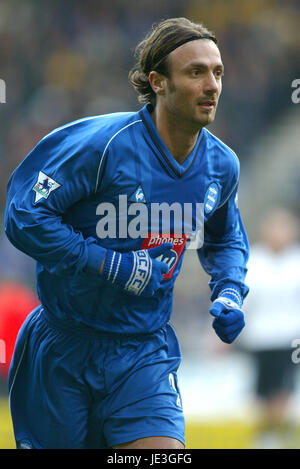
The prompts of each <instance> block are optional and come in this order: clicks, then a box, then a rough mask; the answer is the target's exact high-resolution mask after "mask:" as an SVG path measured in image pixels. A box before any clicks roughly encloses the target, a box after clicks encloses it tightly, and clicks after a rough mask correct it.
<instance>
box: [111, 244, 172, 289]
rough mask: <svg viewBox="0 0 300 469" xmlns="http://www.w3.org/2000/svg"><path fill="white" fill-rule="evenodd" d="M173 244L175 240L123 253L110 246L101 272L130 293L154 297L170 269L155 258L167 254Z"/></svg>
mask: <svg viewBox="0 0 300 469" xmlns="http://www.w3.org/2000/svg"><path fill="white" fill-rule="evenodd" d="M172 247H173V244H172V243H164V244H162V245H160V246H157V247H155V248H150V249H144V250H141V251H130V252H126V253H122V254H121V253H120V252H117V251H112V250H110V249H108V250H107V251H106V254H105V261H104V265H103V270H102V275H103V276H104V278H105V279H106V280H107V281H109V282H110V283H111V284H113V285H115V286H116V287H118V288H120V289H122V290H124V291H126V292H127V293H130V294H132V295H136V296H142V297H151V296H153V295H154V293H155V292H156V291H157V290H158V289H159V288H160V286H161V282H162V280H163V276H164V274H166V273H167V272H168V271H169V266H168V264H166V262H161V261H159V260H156V259H155V258H156V257H158V256H161V255H163V254H166V253H167V252H168V251H170V249H171V248H172Z"/></svg>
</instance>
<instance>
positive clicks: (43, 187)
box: [33, 171, 61, 202]
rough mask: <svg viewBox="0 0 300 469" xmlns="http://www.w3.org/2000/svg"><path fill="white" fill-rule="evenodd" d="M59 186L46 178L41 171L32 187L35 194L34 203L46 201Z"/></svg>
mask: <svg viewBox="0 0 300 469" xmlns="http://www.w3.org/2000/svg"><path fill="white" fill-rule="evenodd" d="M60 186H61V184H59V183H58V182H56V181H54V179H52V178H50V177H49V176H47V174H45V173H43V172H42V171H40V172H39V175H38V179H37V181H36V183H35V185H34V186H33V190H34V192H35V200H34V202H38V201H39V200H41V199H48V197H49V195H50V193H51V192H52V191H54V190H55V189H58V187H60Z"/></svg>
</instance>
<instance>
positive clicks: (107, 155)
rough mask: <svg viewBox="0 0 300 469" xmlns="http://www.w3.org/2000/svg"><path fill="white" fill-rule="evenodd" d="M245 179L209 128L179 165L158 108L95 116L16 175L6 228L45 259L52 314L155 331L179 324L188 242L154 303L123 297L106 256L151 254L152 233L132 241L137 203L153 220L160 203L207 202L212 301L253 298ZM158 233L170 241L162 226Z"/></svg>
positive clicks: (56, 138) (72, 127) (45, 143)
mask: <svg viewBox="0 0 300 469" xmlns="http://www.w3.org/2000/svg"><path fill="white" fill-rule="evenodd" d="M238 179H239V162H238V159H237V156H236V155H235V153H234V152H233V151H232V150H231V149H230V148H229V147H228V146H226V145H225V144H224V143H222V142H221V141H220V140H219V139H217V138H216V137H215V136H214V135H212V134H211V133H210V132H209V131H208V130H206V129H202V130H201V132H200V134H199V137H198V141H197V143H196V145H195V147H194V149H193V151H192V152H191V153H190V154H189V155H188V157H187V158H186V160H185V161H184V163H183V164H179V163H178V162H177V161H176V160H175V159H174V158H173V156H172V155H171V153H170V152H169V150H168V148H167V146H166V145H165V143H164V142H163V140H162V139H161V137H160V136H159V134H158V132H157V130H156V127H155V125H154V123H153V120H152V118H151V114H150V108H149V106H145V107H144V108H143V109H141V110H140V111H139V112H128V113H127V112H126V113H114V114H109V115H102V116H96V117H90V118H85V119H81V120H78V121H75V122H72V123H70V124H67V125H65V126H63V127H60V128H58V129H56V130H54V131H53V132H51V133H50V134H49V135H47V136H46V137H44V138H43V139H42V140H41V141H40V142H39V143H38V144H37V145H36V146H35V148H34V149H33V150H32V151H31V152H30V153H29V154H28V155H27V157H26V158H25V159H24V160H23V162H22V163H21V164H20V165H19V166H18V168H17V169H16V170H15V171H14V173H13V174H12V176H11V178H10V181H9V184H8V191H7V206H6V211H5V231H6V234H7V236H8V238H9V239H10V241H11V242H12V243H13V244H14V245H15V246H16V247H17V248H18V249H20V250H21V251H23V252H25V253H26V254H28V255H29V256H31V257H33V258H34V259H35V260H36V261H37V289H38V294H39V298H40V301H41V303H42V304H43V306H44V308H45V310H46V311H48V312H49V314H52V315H54V316H55V317H58V318H60V319H61V320H63V319H68V320H73V321H75V322H76V323H77V324H79V325H80V324H85V325H88V326H92V327H93V328H96V329H98V330H101V331H107V332H116V333H126V334H128V333H144V332H151V331H154V330H156V329H158V328H159V327H161V326H162V325H164V324H165V323H166V322H167V321H168V320H169V319H170V317H171V312H172V300H173V287H174V282H175V279H176V277H177V275H178V273H179V271H180V267H181V264H182V259H183V255H184V250H185V247H184V242H183V240H182V238H180V237H179V238H175V239H174V244H177V247H178V249H177V250H176V249H175V251H173V254H174V259H173V261H172V268H170V273H169V275H167V276H166V278H165V280H164V281H163V284H162V288H161V289H160V290H159V291H158V292H157V293H156V294H155V295H154V296H153V297H151V298H141V297H136V296H131V295H129V294H127V293H125V292H123V291H121V290H117V289H116V288H114V287H113V286H112V285H110V284H109V283H108V282H107V281H106V280H104V279H103V278H102V277H101V275H99V269H100V266H101V263H102V260H103V258H104V256H105V252H106V249H108V248H109V249H113V250H117V251H120V252H125V251H129V250H138V249H141V248H142V247H143V248H144V247H151V242H149V239H150V240H151V239H152V238H151V236H152V235H153V233H152V232H151V228H149V232H148V233H146V235H145V234H144V236H143V237H141V236H139V237H132V236H130V235H128V233H130V223H131V222H132V220H134V217H133V216H132V214H133V213H137V212H134V209H136V207H137V205H136V203H137V202H139V203H142V204H143V206H145V207H146V208H147V209H149V213H151V206H153V204H162V203H167V204H168V206H172V204H173V203H177V204H180V206H182V207H183V206H184V204H204V205H203V207H204V220H205V223H204V243H203V245H202V247H200V248H198V249H197V251H195V253H196V252H197V254H198V256H199V259H200V261H201V263H202V266H203V268H204V269H205V271H206V272H207V273H208V274H209V275H210V276H211V281H210V282H209V284H210V287H211V290H212V295H211V299H212V300H214V299H215V298H216V297H217V296H218V293H219V292H220V291H221V290H222V289H224V288H227V287H234V288H235V289H236V290H237V291H238V292H239V294H240V295H241V297H242V298H244V297H245V296H246V294H247V293H248V287H247V286H246V284H245V275H246V271H247V268H246V264H247V260H248V254H249V245H248V240H247V236H246V233H245V230H244V227H243V223H242V221H241V217H240V213H239V209H238V207H237V205H236V194H237V188H238ZM125 196H126V198H125ZM120 201H121V204H120ZM124 201H125V202H124ZM122 203H123V208H124V203H125V206H126V210H127V212H126V213H127V214H128V218H127V217H124V213H123V211H122V210H121V208H120V207H121V205H122ZM121 211H122V213H121ZM130 214H131V215H130ZM150 218H151V216H150ZM135 221H136V220H135ZM194 222H195V220H194V219H193V223H194ZM149 226H150V227H152V226H153V225H151V220H149ZM173 228H174V226H173ZM105 229H107V231H109V230H110V231H109V235H107V236H106V237H104V236H103V231H105ZM157 229H158V231H159V233H155V234H158V235H159V236H162V235H163V234H164V233H163V229H162V223H158V225H157ZM152 231H153V228H152ZM183 231H184V229H183ZM101 233H102V234H101ZM153 239H154V238H153ZM147 240H148V241H147ZM152 245H153V246H154V245H155V242H154V244H153V243H152ZM182 248H183V249H182Z"/></svg>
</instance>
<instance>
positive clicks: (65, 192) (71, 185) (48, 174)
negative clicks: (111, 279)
mask: <svg viewBox="0 0 300 469" xmlns="http://www.w3.org/2000/svg"><path fill="white" fill-rule="evenodd" d="M98 165H99V154H97V152H96V151H95V150H92V149H91V148H89V146H88V145H86V142H85V139H84V130H83V129H80V128H79V129H77V132H74V130H73V132H71V130H70V128H67V129H63V130H59V131H55V132H53V133H51V134H49V135H48V136H47V137H45V138H44V139H42V140H41V141H40V142H39V143H38V144H37V145H36V147H35V148H34V149H33V150H32V151H31V152H30V153H29V155H28V156H27V157H26V158H25V159H24V160H23V162H22V163H21V164H20V165H19V167H18V168H17V169H16V170H15V171H14V173H13V174H12V176H11V178H10V181H9V184H8V188H7V203H6V211H5V231H6V234H7V236H8V238H9V240H10V241H11V242H12V244H13V245H14V246H15V247H17V248H18V249H19V250H21V251H23V252H25V253H26V254H28V255H29V256H30V257H32V258H34V259H35V260H36V261H38V262H40V263H41V264H42V265H43V266H44V267H45V268H46V269H47V270H48V271H49V272H51V273H54V274H57V275H65V274H75V275H76V274H77V273H78V272H80V271H81V270H83V269H85V270H86V271H88V272H91V273H94V274H98V273H99V270H100V265H101V262H102V260H103V258H104V255H105V249H103V248H102V247H101V246H99V245H98V244H97V242H96V240H94V239H92V238H87V239H85V238H84V237H83V235H82V233H79V232H78V231H75V230H74V228H73V227H72V226H71V225H70V224H66V223H63V220H62V218H63V214H64V213H65V211H66V210H67V208H68V207H70V206H71V205H73V204H74V203H76V202H77V201H79V200H80V199H82V198H86V197H88V196H89V195H90V193H91V192H92V191H93V189H94V188H95V174H97V167H98ZM53 181H54V182H55V183H56V184H54V183H53Z"/></svg>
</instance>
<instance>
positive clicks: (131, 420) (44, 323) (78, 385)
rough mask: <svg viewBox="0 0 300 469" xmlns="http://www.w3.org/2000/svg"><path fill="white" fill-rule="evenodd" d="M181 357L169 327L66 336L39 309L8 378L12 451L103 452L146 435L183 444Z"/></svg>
mask: <svg viewBox="0 0 300 469" xmlns="http://www.w3.org/2000/svg"><path fill="white" fill-rule="evenodd" d="M180 362H181V353H180V348H179V344H178V340H177V337H176V334H175V332H174V329H173V328H172V326H171V325H170V324H167V325H166V326H165V327H163V328H161V329H159V330H158V331H156V332H155V333H151V334H146V335H144V336H141V335H137V336H126V337H120V336H117V337H116V336H108V335H107V334H101V333H98V332H96V331H94V330H91V331H90V330H87V329H86V328H82V327H78V326H76V325H74V323H72V329H70V327H69V326H67V325H66V322H65V321H64V322H63V323H62V322H61V321H57V320H56V319H55V320H54V319H53V318H50V317H49V315H48V314H46V313H45V311H44V310H43V308H42V307H41V306H39V307H38V308H37V309H35V310H34V311H33V312H32V313H31V314H30V315H29V316H28V318H27V319H26V321H25V323H24V324H23V326H22V328H21V330H20V332H19V335H18V339H17V343H16V347H15V352H14V356H13V359H12V363H11V367H10V373H9V392H10V409H11V414H12V420H13V427H14V433H15V439H16V444H17V448H36V449H39V448H40V449H43V448H45V449H56V448H58V449H59V448H62V449H80V448H86V449H88V448H93V449H99V448H103V449H105V448H110V447H112V446H114V445H117V444H121V443H126V442H129V441H133V440H136V439H139V438H144V437H149V436H167V437H172V438H176V439H177V440H179V441H181V442H182V443H183V444H184V443H185V442H184V417H183V412H182V405H181V396H180V391H179V389H178V384H177V374H176V372H177V369H178V367H179V365H180Z"/></svg>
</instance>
